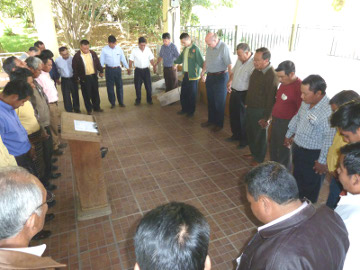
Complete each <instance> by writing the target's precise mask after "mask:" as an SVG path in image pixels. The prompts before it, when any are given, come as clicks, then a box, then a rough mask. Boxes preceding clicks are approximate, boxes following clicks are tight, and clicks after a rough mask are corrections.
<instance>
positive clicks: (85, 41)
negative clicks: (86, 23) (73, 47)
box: [80, 39, 90, 46]
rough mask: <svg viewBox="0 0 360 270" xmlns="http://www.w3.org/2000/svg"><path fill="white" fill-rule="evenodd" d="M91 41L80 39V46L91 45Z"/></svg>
mask: <svg viewBox="0 0 360 270" xmlns="http://www.w3.org/2000/svg"><path fill="white" fill-rule="evenodd" d="M89 44H90V42H89V41H88V40H87V39H83V40H82V41H80V46H81V45H89Z"/></svg>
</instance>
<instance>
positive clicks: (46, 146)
mask: <svg viewBox="0 0 360 270" xmlns="http://www.w3.org/2000/svg"><path fill="white" fill-rule="evenodd" d="M44 129H45V132H46V133H47V135H49V137H48V138H47V139H46V140H44V141H43V155H44V165H45V166H44V178H45V179H47V180H49V179H50V175H51V166H52V163H51V158H52V155H53V139H52V136H51V131H50V126H47V127H45V128H44Z"/></svg>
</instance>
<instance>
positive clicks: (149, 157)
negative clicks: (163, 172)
mask: <svg viewBox="0 0 360 270" xmlns="http://www.w3.org/2000/svg"><path fill="white" fill-rule="evenodd" d="M141 156H142V158H143V160H144V161H145V163H152V162H156V161H160V160H164V159H166V157H165V156H164V154H163V153H162V152H161V150H155V151H150V152H146V153H142V154H141Z"/></svg>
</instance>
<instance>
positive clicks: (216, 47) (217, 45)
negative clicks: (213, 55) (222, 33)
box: [214, 40, 221, 49]
mask: <svg viewBox="0 0 360 270" xmlns="http://www.w3.org/2000/svg"><path fill="white" fill-rule="evenodd" d="M220 43H221V40H219V42H218V44H216V46H215V48H214V49H219V48H220Z"/></svg>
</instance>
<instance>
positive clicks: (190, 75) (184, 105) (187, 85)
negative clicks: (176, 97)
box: [174, 33, 204, 117]
mask: <svg viewBox="0 0 360 270" xmlns="http://www.w3.org/2000/svg"><path fill="white" fill-rule="evenodd" d="M180 40H181V44H182V45H183V46H184V50H183V51H182V53H181V54H180V56H179V57H178V58H177V59H176V60H175V61H174V64H182V71H183V74H184V78H183V80H182V83H181V94H180V102H181V111H179V112H178V114H186V115H187V116H188V117H192V116H193V115H194V112H195V107H196V96H197V89H198V81H199V79H200V69H201V67H202V65H203V63H204V58H203V56H202V54H201V52H200V50H199V48H198V47H197V46H196V45H195V44H193V43H192V42H191V38H190V36H189V35H188V34H187V33H182V34H181V35H180ZM174 69H176V66H174Z"/></svg>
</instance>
